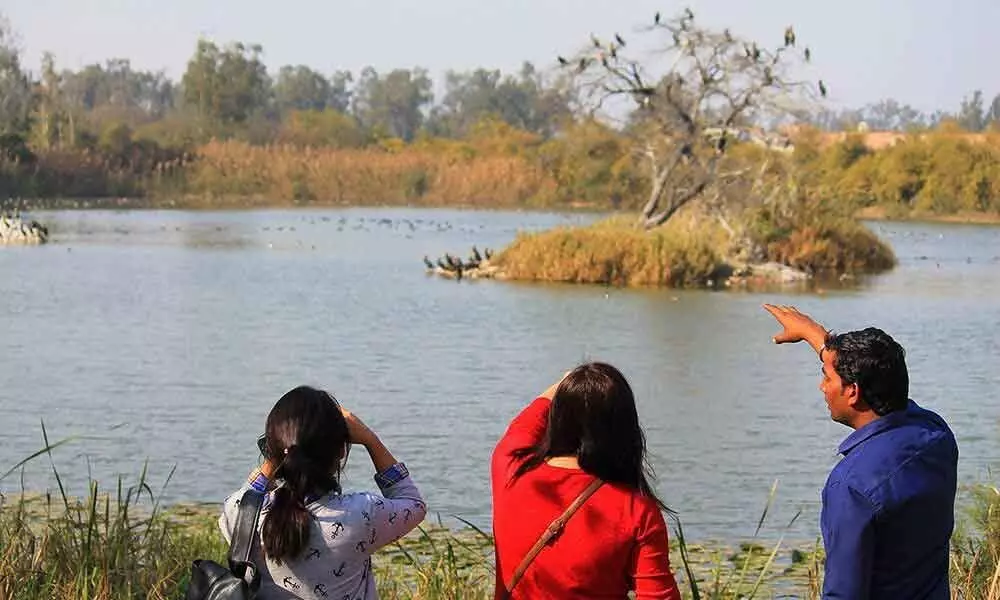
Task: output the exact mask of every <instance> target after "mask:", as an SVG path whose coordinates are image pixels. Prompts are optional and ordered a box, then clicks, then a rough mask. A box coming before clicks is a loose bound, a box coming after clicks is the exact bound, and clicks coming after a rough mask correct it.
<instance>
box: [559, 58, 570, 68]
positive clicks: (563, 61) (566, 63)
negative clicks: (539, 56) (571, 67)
mask: <svg viewBox="0 0 1000 600" xmlns="http://www.w3.org/2000/svg"><path fill="white" fill-rule="evenodd" d="M556 58H557V59H559V64H560V65H562V66H564V67H565V66H566V65H568V64H569V61H568V60H566V59H565V58H563V57H561V56H557V57H556Z"/></svg>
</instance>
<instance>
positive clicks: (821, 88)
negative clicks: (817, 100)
mask: <svg viewBox="0 0 1000 600" xmlns="http://www.w3.org/2000/svg"><path fill="white" fill-rule="evenodd" d="M826 91H827V90H826V84H825V83H823V80H822V79H820V80H819V95H820V96H823V97H824V98H826Z"/></svg>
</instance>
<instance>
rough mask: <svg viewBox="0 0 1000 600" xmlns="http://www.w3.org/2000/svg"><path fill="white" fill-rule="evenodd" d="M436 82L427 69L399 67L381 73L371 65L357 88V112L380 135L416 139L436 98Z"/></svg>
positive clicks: (355, 104)
mask: <svg viewBox="0 0 1000 600" xmlns="http://www.w3.org/2000/svg"><path fill="white" fill-rule="evenodd" d="M431 88H432V83H431V80H430V77H428V75H427V71H426V70H424V69H413V70H410V69H396V70H394V71H390V72H389V73H388V74H387V75H385V76H381V75H379V74H378V72H377V71H376V70H375V69H373V68H371V67H367V68H366V69H365V70H363V71H362V72H361V77H360V79H359V80H358V85H357V87H356V88H355V90H354V98H353V105H354V114H355V115H356V116H357V118H358V120H359V121H360V122H361V124H362V126H363V127H364V128H365V129H367V130H369V131H371V132H373V133H374V134H375V136H376V137H384V136H390V137H397V138H400V139H402V140H405V141H407V142H409V141H412V140H413V139H414V138H415V137H416V135H417V132H418V131H420V128H421V126H422V125H423V123H424V117H425V115H424V110H425V108H426V107H427V106H428V105H429V104H430V102H431V100H433V94H432V92H431Z"/></svg>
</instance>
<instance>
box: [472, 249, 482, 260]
mask: <svg viewBox="0 0 1000 600" xmlns="http://www.w3.org/2000/svg"><path fill="white" fill-rule="evenodd" d="M472 259H473V260H475V261H476V262H479V261H481V260H483V256H482V255H481V254H479V249H477V248H476V247H475V246H473V247H472Z"/></svg>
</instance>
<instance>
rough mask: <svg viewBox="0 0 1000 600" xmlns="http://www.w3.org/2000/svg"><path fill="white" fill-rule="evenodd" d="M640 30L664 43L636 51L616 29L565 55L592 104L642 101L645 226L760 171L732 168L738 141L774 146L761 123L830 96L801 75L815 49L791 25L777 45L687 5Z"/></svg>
mask: <svg viewBox="0 0 1000 600" xmlns="http://www.w3.org/2000/svg"><path fill="white" fill-rule="evenodd" d="M638 33H642V34H646V35H648V36H652V37H654V40H655V42H656V43H657V44H658V46H657V47H655V48H654V49H653V50H652V54H651V55H650V56H649V57H648V58H647V59H646V60H643V61H640V60H637V59H633V58H630V57H629V52H630V50H631V48H633V47H634V46H637V45H638V44H634V45H629V44H628V43H627V42H626V40H625V38H624V37H623V36H622V35H620V34H615V35H614V36H613V37H612V38H611V39H609V40H602V39H600V38H598V37H596V36H595V37H592V39H591V43H590V44H588V45H587V47H586V48H585V49H584V50H583V51H581V52H579V53H577V54H576V55H574V56H573V57H571V58H565V57H559V63H560V64H561V65H562V67H563V68H564V69H566V70H569V71H570V72H572V73H573V74H574V81H575V84H576V86H577V87H578V90H579V93H580V96H581V98H584V99H585V100H586V102H587V104H589V108H590V110H592V111H594V112H599V111H601V110H602V109H603V108H604V107H605V106H606V105H607V104H608V103H609V101H612V100H613V99H615V98H625V99H628V100H630V101H631V102H632V103H634V107H635V109H636V110H635V112H634V113H633V116H632V119H633V122H632V124H631V125H630V127H629V130H630V132H631V133H632V134H634V135H635V137H636V150H637V152H639V153H641V155H642V156H643V157H644V158H643V160H645V161H647V162H648V164H649V177H650V189H649V198H648V200H647V201H646V203H645V205H644V206H643V208H642V214H641V216H640V219H639V223H638V225H639V226H641V227H643V228H646V229H650V228H653V227H657V226H659V225H662V224H663V223H665V222H667V221H668V220H669V219H670V218H671V217H673V216H674V215H675V214H677V212H678V211H679V210H680V209H681V208H682V207H684V206H685V205H687V204H688V203H690V202H692V201H694V200H697V199H699V198H702V197H704V196H706V195H707V194H709V193H710V192H711V191H712V189H713V188H715V187H717V186H718V185H719V184H720V183H721V184H722V186H723V187H724V185H725V181H726V180H727V179H731V178H734V177H743V176H748V175H749V176H751V177H753V176H755V173H756V172H757V171H758V168H754V167H753V166H749V167H748V166H745V165H744V166H743V168H738V169H735V168H734V169H732V170H727V169H726V166H727V165H726V163H725V160H724V158H725V156H726V151H727V148H728V147H729V146H730V144H731V143H732V142H734V141H748V140H749V141H755V142H758V143H763V144H769V143H770V142H769V141H768V139H767V136H766V134H764V132H763V130H762V129H761V128H760V127H758V126H757V125H756V124H757V123H760V122H762V120H763V119H765V118H769V119H774V118H775V116H776V115H778V116H780V115H782V114H791V113H792V111H800V110H801V109H802V108H803V106H805V105H809V104H811V103H812V101H813V100H814V99H815V98H816V96H817V95H819V96H824V97H825V96H826V92H827V89H826V86H825V84H824V83H823V82H822V81H817V82H815V83H813V82H811V81H807V80H803V79H798V78H796V77H795V75H796V72H797V70H799V69H800V68H801V67H802V65H803V64H804V63H808V62H809V61H810V60H811V51H810V50H809V48H807V47H802V46H801V45H800V44H799V43H798V40H796V35H795V32H794V30H793V28H792V27H788V28H786V29H785V32H784V38H783V40H782V41H781V42H780V43H779V44H777V45H776V46H775V47H774V48H773V49H768V48H765V47H763V46H761V45H760V44H758V43H757V42H753V41H749V40H744V39H741V38H739V37H737V36H735V35H733V34H732V33H731V32H730V31H729V30H728V29H725V30H723V31H714V30H712V29H709V28H707V27H703V26H701V25H700V24H699V23H698V22H696V20H695V16H694V14H693V13H692V12H691V10H690V9H685V10H684V11H682V12H681V13H680V14H678V15H677V16H675V17H673V18H670V19H665V18H662V16H661V15H660V13H657V14H656V15H655V17H654V18H653V22H652V24H651V25H648V26H645V27H641V28H639V30H638Z"/></svg>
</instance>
